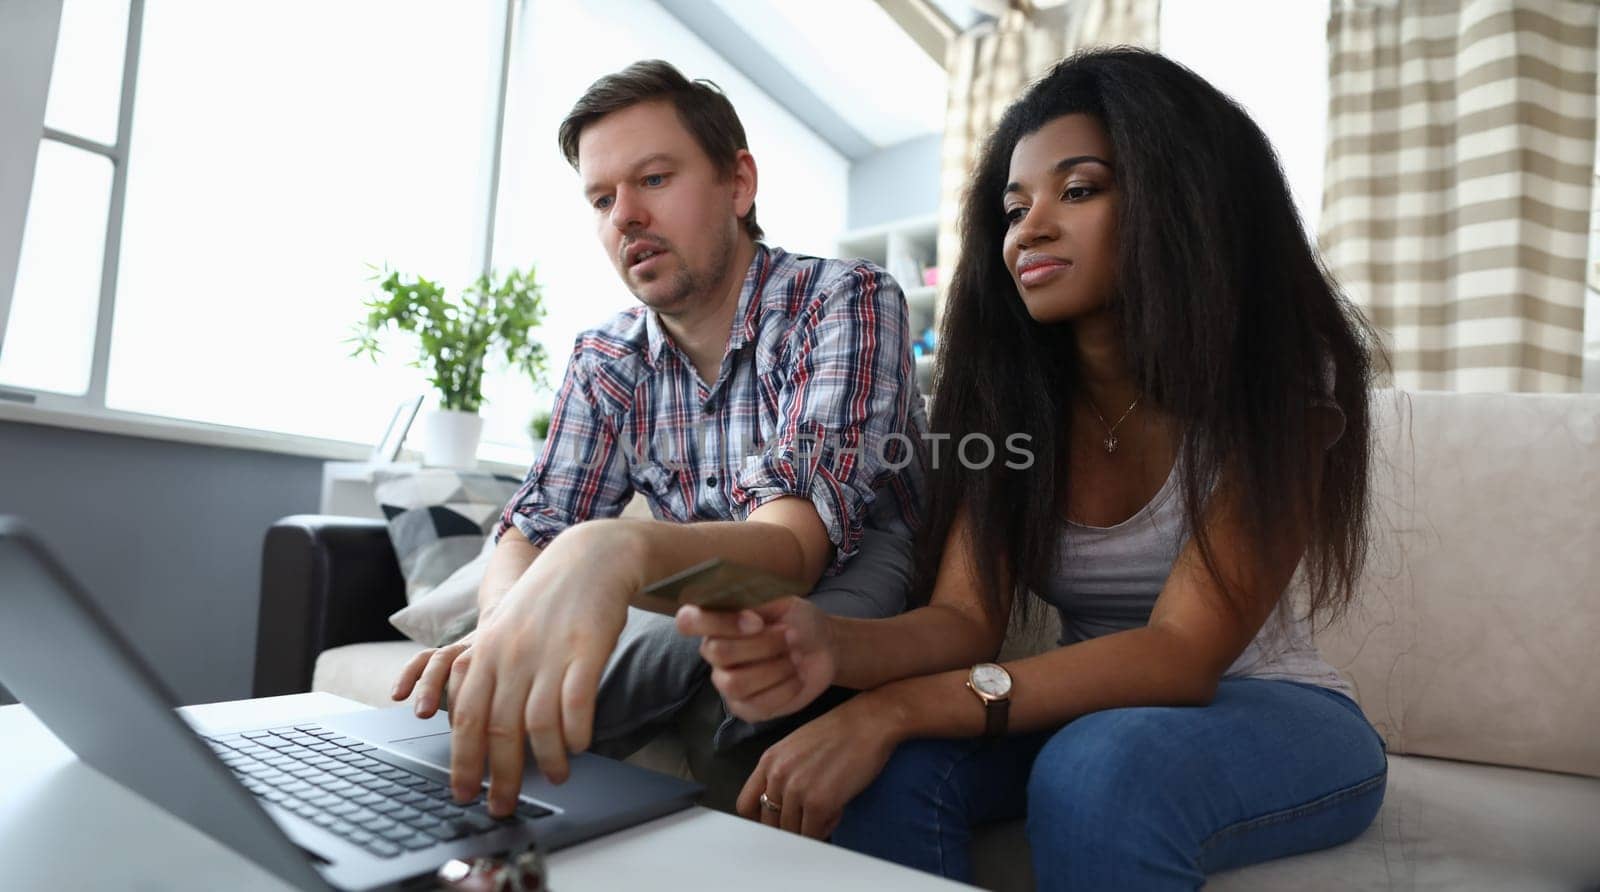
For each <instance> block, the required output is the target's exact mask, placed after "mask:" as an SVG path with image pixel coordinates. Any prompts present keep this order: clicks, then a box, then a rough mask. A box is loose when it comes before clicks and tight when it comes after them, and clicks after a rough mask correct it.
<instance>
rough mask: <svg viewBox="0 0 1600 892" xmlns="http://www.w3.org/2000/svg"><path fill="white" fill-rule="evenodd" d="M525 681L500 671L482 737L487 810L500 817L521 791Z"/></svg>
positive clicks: (506, 813) (515, 800)
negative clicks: (485, 751)
mask: <svg viewBox="0 0 1600 892" xmlns="http://www.w3.org/2000/svg"><path fill="white" fill-rule="evenodd" d="M526 684H527V682H526V681H523V680H521V679H516V678H515V677H510V678H508V677H507V676H506V675H504V674H502V675H501V677H500V680H499V682H498V683H497V684H496V685H495V690H494V705H493V707H492V709H491V711H490V714H489V724H488V727H487V728H486V729H485V736H486V737H487V739H488V742H489V813H490V814H491V815H493V816H495V817H497V818H503V817H505V816H507V815H509V814H511V813H512V812H513V811H515V810H516V808H517V795H518V794H519V793H520V792H521V791H522V752H523V750H522V708H523V704H525V703H526V702H527V696H526V695H525V694H524V693H523V691H525V690H526V687H525V685H526Z"/></svg>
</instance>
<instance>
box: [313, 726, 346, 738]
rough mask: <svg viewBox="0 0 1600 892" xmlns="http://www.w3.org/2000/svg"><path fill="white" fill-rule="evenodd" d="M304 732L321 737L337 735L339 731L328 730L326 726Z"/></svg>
mask: <svg viewBox="0 0 1600 892" xmlns="http://www.w3.org/2000/svg"><path fill="white" fill-rule="evenodd" d="M306 733H307V734H310V735H311V736H312V737H322V738H327V737H338V736H339V733H338V732H337V731H329V730H328V729H327V728H316V729H314V730H311V731H307V732H306Z"/></svg>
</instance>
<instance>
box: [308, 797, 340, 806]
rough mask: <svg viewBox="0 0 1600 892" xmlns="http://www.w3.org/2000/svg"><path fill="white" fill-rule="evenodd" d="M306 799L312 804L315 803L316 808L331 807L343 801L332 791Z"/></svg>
mask: <svg viewBox="0 0 1600 892" xmlns="http://www.w3.org/2000/svg"><path fill="white" fill-rule="evenodd" d="M306 801H307V802H309V803H311V804H312V805H315V806H316V807H317V808H332V807H334V806H335V805H340V804H343V802H344V800H343V799H340V798H339V797H337V796H335V795H333V794H332V793H324V794H322V795H321V796H318V797H316V798H314V799H307V800H306Z"/></svg>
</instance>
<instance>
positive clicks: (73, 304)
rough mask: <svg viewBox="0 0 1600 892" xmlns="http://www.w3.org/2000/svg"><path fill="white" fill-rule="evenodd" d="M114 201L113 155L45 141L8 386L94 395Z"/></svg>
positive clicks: (12, 327) (6, 353) (5, 364)
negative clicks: (95, 354) (94, 365)
mask: <svg viewBox="0 0 1600 892" xmlns="http://www.w3.org/2000/svg"><path fill="white" fill-rule="evenodd" d="M110 205H111V161H110V160H109V159H107V158H106V157H104V156H102V155H97V154H94V153H92V152H86V151H84V150H82V149H78V148H74V147H72V146H69V145H65V144H63V143H59V142H54V141H45V142H43V143H41V144H40V145H39V161H38V163H37V164H36V165H35V166H34V172H33V195H32V198H31V199H30V201H29V204H28V223H27V227H26V228H25V229H24V230H23V236H22V256H21V259H20V260H19V262H18V265H17V285H16V288H15V290H14V293H13V294H12V302H11V318H10V321H9V323H8V324H7V328H6V342H5V345H4V349H3V350H0V383H4V384H8V385H13V386H18V387H27V388H30V389H37V390H48V391H53V392H56V393H63V394H71V395H76V396H82V395H83V394H85V393H87V392H88V389H89V367H90V360H91V358H92V354H93V352H94V336H95V328H96V320H97V319H98V316H99V311H100V268H101V262H102V260H103V258H104V255H105V235H106V212H107V210H108V209H109V208H110Z"/></svg>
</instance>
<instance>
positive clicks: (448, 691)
mask: <svg viewBox="0 0 1600 892" xmlns="http://www.w3.org/2000/svg"><path fill="white" fill-rule="evenodd" d="M471 669H472V651H470V650H466V651H462V652H461V656H459V657H456V658H455V661H454V662H452V663H451V664H450V669H449V673H450V674H449V676H448V677H447V678H446V679H445V684H444V699H443V700H442V701H440V703H439V705H440V706H442V707H444V708H445V709H449V708H450V704H452V703H454V702H456V695H457V694H458V693H460V691H461V683H462V682H463V681H466V680H467V672H468V671H469V670H471ZM424 718H426V716H424Z"/></svg>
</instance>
